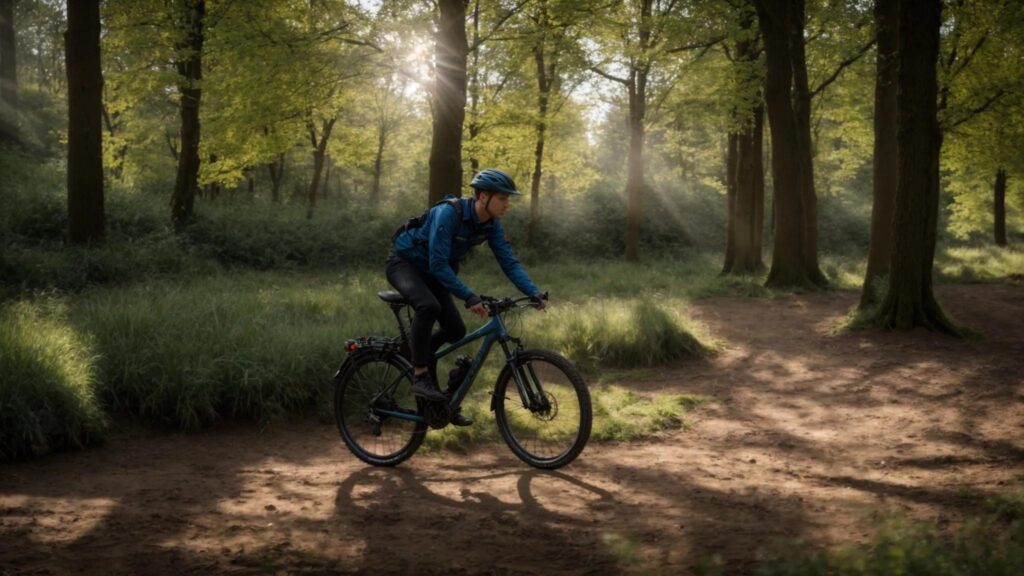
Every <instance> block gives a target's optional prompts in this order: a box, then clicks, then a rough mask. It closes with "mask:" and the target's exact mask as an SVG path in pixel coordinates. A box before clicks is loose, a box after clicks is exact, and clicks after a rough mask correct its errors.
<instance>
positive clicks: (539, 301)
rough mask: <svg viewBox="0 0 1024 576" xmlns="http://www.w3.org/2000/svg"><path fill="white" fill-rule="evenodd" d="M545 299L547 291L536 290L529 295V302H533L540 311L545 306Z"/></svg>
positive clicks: (546, 299) (546, 298)
mask: <svg viewBox="0 0 1024 576" xmlns="http://www.w3.org/2000/svg"><path fill="white" fill-rule="evenodd" d="M547 301H548V293H547V292H537V293H536V294H534V295H532V296H530V303H531V304H533V307H534V308H536V309H537V310H540V311H543V310H544V309H545V308H547Z"/></svg>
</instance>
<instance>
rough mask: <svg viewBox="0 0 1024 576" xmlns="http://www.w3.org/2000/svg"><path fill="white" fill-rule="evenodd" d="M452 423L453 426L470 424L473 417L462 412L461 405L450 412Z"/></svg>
mask: <svg viewBox="0 0 1024 576" xmlns="http://www.w3.org/2000/svg"><path fill="white" fill-rule="evenodd" d="M452 425H453V426H472V425H473V419H472V418H470V417H469V416H464V415H463V414H462V407H461V406H460V407H458V408H456V409H455V411H454V412H452Z"/></svg>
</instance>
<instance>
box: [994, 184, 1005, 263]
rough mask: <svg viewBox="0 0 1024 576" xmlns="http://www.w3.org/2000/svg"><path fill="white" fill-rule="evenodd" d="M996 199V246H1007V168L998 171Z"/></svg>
mask: <svg viewBox="0 0 1024 576" xmlns="http://www.w3.org/2000/svg"><path fill="white" fill-rule="evenodd" d="M994 200H995V201H994V202H993V203H992V208H993V212H994V214H993V215H994V216H995V236H996V246H1006V170H1004V169H1002V168H1000V169H999V170H998V171H997V172H996V186H995V198H994Z"/></svg>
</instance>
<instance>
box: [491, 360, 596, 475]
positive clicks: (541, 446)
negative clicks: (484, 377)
mask: <svg viewBox="0 0 1024 576" xmlns="http://www.w3.org/2000/svg"><path fill="white" fill-rule="evenodd" d="M517 366H521V367H527V366H529V367H532V368H533V370H532V372H533V373H534V375H536V377H537V378H538V379H540V380H541V381H542V387H543V388H544V393H545V395H546V396H547V397H548V399H549V402H550V403H551V404H552V409H551V410H549V411H548V412H547V413H540V412H533V411H530V410H529V409H528V408H526V407H524V406H523V403H522V401H521V400H520V396H519V392H518V390H517V389H516V385H515V380H514V379H513V374H512V369H511V367H510V366H509V365H506V366H505V368H504V369H502V371H501V374H500V375H499V376H498V382H497V384H495V387H494V411H495V419H496V420H497V424H498V431H499V432H500V433H501V437H502V439H503V440H504V441H505V443H506V444H507V445H508V447H509V448H510V449H511V450H512V453H513V454H515V455H516V456H517V457H518V458H519V459H520V460H522V461H523V462H526V463H527V464H529V465H530V466H533V467H536V468H542V469H545V470H553V469H555V468H561V467H562V466H565V465H566V464H568V463H570V462H572V461H573V460H575V459H576V457H577V456H579V455H580V453H581V452H582V451H583V448H584V447H585V446H586V444H587V441H588V440H589V439H590V428H591V424H592V419H593V414H592V411H591V405H590V392H589V391H588V390H587V385H586V384H585V383H584V381H583V376H582V375H581V374H580V372H579V370H577V369H576V367H575V366H573V364H572V362H570V361H569V360H567V359H566V358H564V357H562V356H560V355H558V354H555V353H554V352H550V351H548V350H524V351H521V352H519V353H518V355H517ZM528 377H532V376H528ZM510 382H511V383H512V390H511V391H510V390H509V383H510ZM552 411H553V413H552ZM559 416H564V417H565V418H564V420H562V421H559V422H558V423H556V424H554V425H552V424H551V423H552V422H554V420H555V419H556V418H558V417H559ZM567 427H568V428H567ZM563 446H564V450H563V449H562V447H563ZM551 447H553V448H551Z"/></svg>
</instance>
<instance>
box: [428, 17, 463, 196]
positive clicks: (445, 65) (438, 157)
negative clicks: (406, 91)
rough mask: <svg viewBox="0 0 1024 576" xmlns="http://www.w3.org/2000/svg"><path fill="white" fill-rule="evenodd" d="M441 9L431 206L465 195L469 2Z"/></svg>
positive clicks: (436, 65)
mask: <svg viewBox="0 0 1024 576" xmlns="http://www.w3.org/2000/svg"><path fill="white" fill-rule="evenodd" d="M438 7H439V9H440V15H439V18H438V26H437V35H436V38H435V44H434V58H435V80H434V95H433V96H434V98H433V115H434V125H433V135H432V138H431V142H430V161H429V164H430V192H429V198H428V200H429V205H433V204H435V203H437V202H439V201H440V200H441V199H442V198H443V197H444V196H445V194H455V195H456V196H461V195H462V123H463V121H464V120H465V118H466V54H467V52H468V51H469V46H468V44H467V42H466V0H438Z"/></svg>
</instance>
